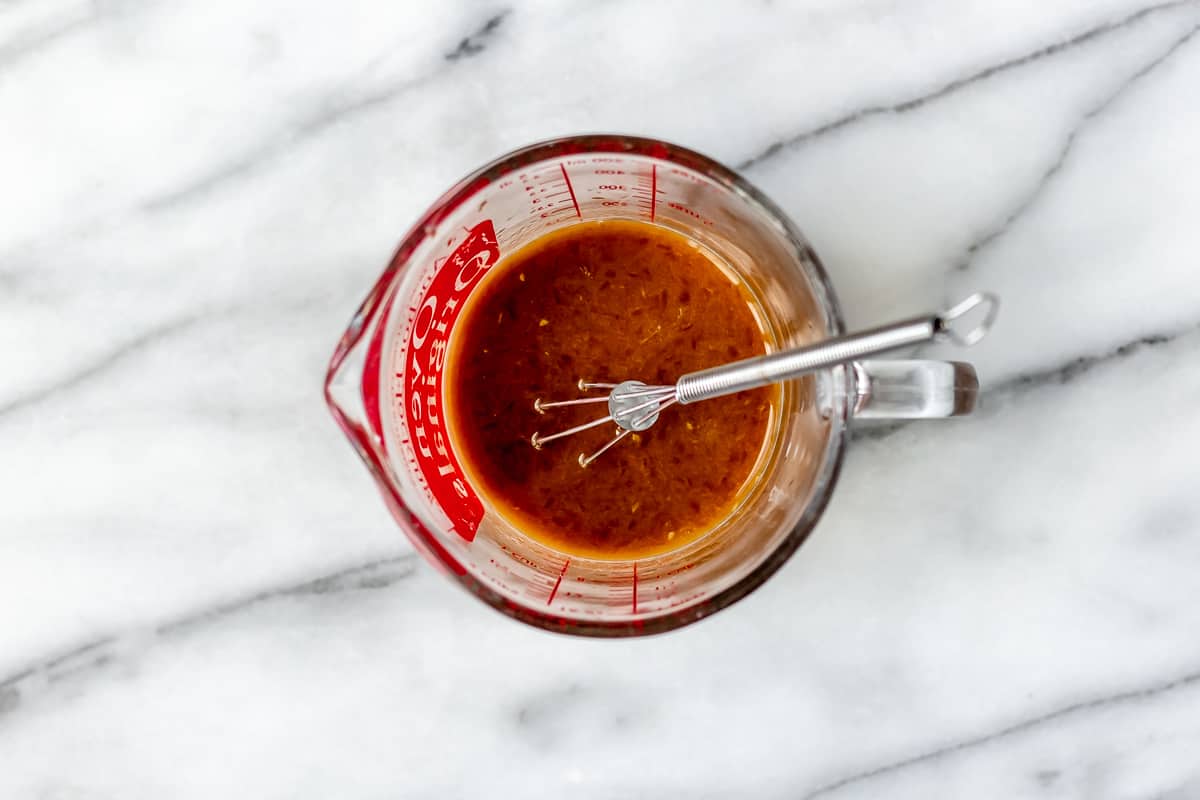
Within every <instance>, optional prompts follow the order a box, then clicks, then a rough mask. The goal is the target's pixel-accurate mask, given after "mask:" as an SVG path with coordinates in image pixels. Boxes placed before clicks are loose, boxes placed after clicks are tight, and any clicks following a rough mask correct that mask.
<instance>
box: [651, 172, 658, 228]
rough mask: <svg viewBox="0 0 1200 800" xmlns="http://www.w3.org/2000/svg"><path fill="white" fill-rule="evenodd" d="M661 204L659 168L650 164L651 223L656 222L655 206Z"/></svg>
mask: <svg viewBox="0 0 1200 800" xmlns="http://www.w3.org/2000/svg"><path fill="white" fill-rule="evenodd" d="M658 203H659V166H658V164H650V222H654V206H655V205H658Z"/></svg>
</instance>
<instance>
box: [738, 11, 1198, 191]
mask: <svg viewBox="0 0 1200 800" xmlns="http://www.w3.org/2000/svg"><path fill="white" fill-rule="evenodd" d="M1195 4H1196V0H1168V2H1165V3H1156V4H1154V5H1150V6H1147V7H1145V8H1143V9H1140V10H1138V11H1135V12H1134V13H1132V14H1128V15H1126V16H1124V17H1122V18H1120V19H1118V20H1115V21H1112V22H1105V23H1103V24H1101V25H1097V26H1095V27H1093V28H1089V29H1088V30H1086V31H1084V32H1083V33H1080V34H1077V35H1075V36H1072V37H1071V38H1069V39H1065V40H1063V41H1061V42H1055V43H1054V44H1050V45H1046V46H1044V47H1039V48H1037V49H1036V50H1033V51H1031V52H1028V53H1025V54H1022V55H1019V56H1016V57H1014V58H1011V59H1007V60H1005V61H1002V62H1000V63H998V64H993V65H991V66H988V67H984V68H983V69H981V70H978V71H976V72H973V73H971V74H970V75H967V76H965V77H962V78H955V79H953V80H950V81H947V82H946V83H944V84H942V85H941V86H939V87H937V88H936V89H933V90H932V91H930V92H927V93H924V94H921V95H918V96H916V97H912V98H909V99H906V100H902V101H899V102H896V103H889V104H886V105H873V106H868V107H866V108H861V109H858V110H856V111H852V112H850V113H848V114H845V115H843V116H841V117H839V118H837V119H835V120H832V121H830V122H826V123H822V124H821V125H818V126H817V127H815V128H811V129H809V130H805V131H801V132H800V133H797V134H794V135H792V136H789V137H787V138H786V139H783V140H781V141H778V142H773V143H772V144H770V145H768V146H767V147H766V148H765V149H763V150H762V151H761V152H759V153H757V154H755V155H753V156H751V157H750V158H747V159H745V160H743V161H741V162H739V163H738V165H737V168H738V169H739V170H749V169H752V168H756V167H758V166H759V165H760V164H762V163H763V162H766V161H769V160H770V159H771V158H774V157H775V156H777V155H778V154H780V153H782V152H784V151H786V150H788V149H791V148H793V147H798V146H800V145H803V144H804V143H805V142H808V141H812V140H814V139H817V138H820V137H822V136H825V135H826V134H829V133H833V132H835V131H838V130H841V129H842V128H845V127H846V126H847V125H853V124H855V123H857V122H859V121H862V120H865V119H869V118H871V117H877V116H882V115H887V114H904V113H907V112H909V111H913V110H916V109H919V108H921V107H923V106H925V105H927V104H929V103H932V102H935V101H937V100H940V99H941V98H943V97H947V96H949V95H952V94H954V93H955V92H959V91H961V90H963V89H966V88H968V87H970V86H972V85H974V84H977V83H979V82H980V81H986V80H987V79H988V78H992V77H994V76H996V75H1001V74H1003V73H1005V72H1008V71H1010V70H1014V69H1019V68H1021V67H1024V66H1027V65H1029V64H1034V63H1036V62H1038V61H1042V60H1043V59H1047V58H1052V57H1054V56H1056V55H1058V54H1060V53H1064V52H1067V51H1069V50H1071V49H1073V48H1076V47H1079V46H1081V45H1086V44H1089V43H1090V42H1092V41H1094V40H1096V39H1100V38H1103V37H1104V36H1106V35H1108V34H1111V33H1115V32H1117V31H1120V30H1122V29H1124V28H1127V27H1129V26H1131V25H1134V24H1136V23H1138V22H1140V21H1141V20H1143V19H1146V18H1147V17H1150V16H1153V15H1155V14H1159V13H1162V12H1165V11H1170V10H1172V9H1176V8H1180V7H1183V6H1192V5H1195ZM1167 55H1169V53H1168V54H1167ZM1135 77H1136V76H1135Z"/></svg>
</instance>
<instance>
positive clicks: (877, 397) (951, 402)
mask: <svg viewBox="0 0 1200 800" xmlns="http://www.w3.org/2000/svg"><path fill="white" fill-rule="evenodd" d="M851 368H852V369H853V370H854V384H855V398H854V418H855V419H934V418H937V417H957V416H961V415H963V414H970V413H971V412H972V411H973V410H974V409H975V402H976V400H977V398H978V396H979V377H978V376H977V375H976V374H975V367H973V366H971V365H970V364H967V363H965V362H962V361H892V360H879V361H855V362H854V363H853V364H852V365H851Z"/></svg>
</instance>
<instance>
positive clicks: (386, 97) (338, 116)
mask: <svg viewBox="0 0 1200 800" xmlns="http://www.w3.org/2000/svg"><path fill="white" fill-rule="evenodd" d="M509 13H510V12H509V11H508V10H505V11H502V12H499V13H497V14H494V15H492V16H491V17H488V19H487V20H486V21H485V22H484V23H483V24H482V25H481V26H480V27H479V28H478V29H476V30H475V31H473V32H472V33H470V34H468V35H467V36H465V37H463V39H462V40H461V41H460V42H459V44H458V46H457V47H456V48H455V49H454V50H453V51H451V52H450V53H448V54H446V56H445V62H446V63H445V64H443V65H442V66H441V67H440V68H436V69H433V70H431V71H429V72H426V73H424V74H421V75H417V76H409V77H403V78H400V79H398V80H395V81H390V82H386V83H384V84H383V85H381V86H379V87H378V88H375V89H372V90H369V91H366V92H362V91H358V90H356V89H355V88H354V87H353V86H352V85H351V86H347V87H346V88H345V89H344V90H342V91H339V92H336V93H334V94H333V95H332V96H330V97H329V98H328V99H327V101H326V102H325V103H323V104H321V105H320V106H318V107H317V108H314V109H310V110H306V111H305V112H304V113H303V114H302V115H301V116H300V117H299V119H298V120H296V121H295V122H294V123H293V124H291V125H289V126H288V127H287V129H286V130H283V131H279V132H277V133H276V134H275V135H273V136H272V137H271V138H270V139H269V140H266V141H263V142H261V143H260V144H259V145H258V146H257V147H255V148H253V149H251V150H250V151H248V152H245V153H242V154H240V155H238V156H237V157H235V158H234V159H232V160H230V161H227V162H226V163H224V164H221V165H219V166H217V167H216V168H214V169H213V170H211V171H210V172H209V173H208V174H206V175H203V176H201V177H198V178H195V179H192V180H190V181H188V182H187V183H186V184H184V185H183V186H180V187H178V188H175V189H171V190H169V191H167V192H164V193H162V194H159V195H157V196H155V197H152V198H150V199H149V200H147V201H145V202H144V203H143V204H142V205H141V208H140V209H139V210H140V211H143V212H146V213H150V214H154V213H157V212H161V211H166V210H170V209H174V208H178V207H180V206H183V205H186V204H188V203H190V202H194V201H195V200H197V199H199V198H202V197H205V196H206V195H208V194H209V193H210V192H213V191H215V190H218V189H220V188H222V187H224V186H225V185H227V184H228V183H229V182H231V181H236V180H238V179H240V178H242V177H244V176H247V175H251V174H254V173H255V172H257V171H258V170H259V169H261V168H262V167H263V166H265V165H267V164H269V163H271V162H272V161H274V160H276V159H278V158H280V157H281V156H283V155H285V154H286V153H288V152H289V151H291V150H292V149H294V148H295V147H298V146H300V145H302V144H303V143H304V142H306V141H308V140H310V139H313V138H314V137H318V136H321V135H323V134H324V133H325V132H326V131H328V130H330V129H331V128H333V127H334V126H336V125H338V124H340V123H342V122H344V121H346V120H348V119H352V118H354V117H356V116H357V115H359V114H363V113H366V112H370V111H371V110H372V109H376V108H379V107H382V106H385V105H387V104H389V103H392V102H393V101H395V100H396V99H397V98H400V97H402V96H404V95H405V94H407V93H408V92H410V91H412V90H414V89H416V88H418V87H421V86H427V85H429V83H430V82H431V81H435V80H437V79H438V77H439V76H440V75H441V72H442V70H443V69H449V68H451V66H452V65H453V64H454V63H455V62H460V61H463V60H465V59H468V58H471V57H474V56H476V55H478V54H479V53H481V52H483V50H484V48H485V47H486V46H487V43H488V41H489V40H490V39H492V38H493V37H494V36H495V33H496V31H497V29H499V28H500V25H501V23H503V22H504V20H505V18H506V17H507V16H508V15H509Z"/></svg>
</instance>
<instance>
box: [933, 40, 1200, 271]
mask: <svg viewBox="0 0 1200 800" xmlns="http://www.w3.org/2000/svg"><path fill="white" fill-rule="evenodd" d="M1197 33H1200V23H1198V24H1196V25H1193V26H1192V27H1191V28H1189V29H1188V30H1187V31H1186V32H1185V33H1184V34H1183V35H1182V36H1180V37H1179V38H1178V39H1176V40H1175V41H1173V42H1171V44H1170V46H1169V47H1167V48H1166V49H1165V50H1164V51H1163V52H1162V53H1160V54H1158V55H1156V56H1155V57H1154V58H1152V59H1150V61H1148V62H1147V63H1146V64H1145V65H1143V66H1142V67H1139V68H1138V69H1137V71H1135V72H1134V73H1133V74H1131V75H1130V76H1129V77H1128V78H1126V79H1125V80H1124V81H1122V82H1121V83H1120V84H1118V85H1117V87H1116V88H1115V89H1114V90H1113V91H1112V92H1110V93H1109V94H1107V95H1106V96H1105V97H1104V98H1102V99H1101V100H1100V102H1099V103H1097V104H1096V105H1094V106H1092V107H1091V108H1090V109H1088V111H1087V112H1086V113H1085V114H1084V115H1083V116H1082V117H1080V119H1079V121H1078V123H1076V124H1075V125H1074V126H1073V127H1072V128H1071V130H1070V131H1069V132H1068V133H1067V136H1066V138H1065V139H1064V140H1063V143H1062V147H1061V148H1060V149H1059V150H1058V152H1057V153H1055V154H1054V158H1053V161H1052V162H1051V164H1050V166H1049V167H1047V168H1046V170H1045V172H1043V173H1042V174H1041V176H1040V177H1039V178H1038V180H1037V182H1036V183H1035V184H1034V185H1033V186H1032V187H1030V189H1029V192H1028V193H1027V194H1025V195H1024V196H1023V197H1022V198H1020V200H1019V201H1018V202H1017V204H1016V205H1015V206H1014V207H1013V209H1012V210H1011V211H1010V212H1009V213H1008V215H1007V216H1006V217H1005V218H1004V219H1003V220H1002V221H1000V222H999V224H997V225H996V226H994V227H993V228H991V229H990V230H988V231H986V232H985V233H983V234H981V235H980V236H979V237H978V238H976V239H975V240H974V241H972V242H971V243H970V244H969V245H968V246H967V249H966V252H965V253H964V255H963V258H962V259H961V260H960V261H959V262H958V263H957V264H955V265H954V269H956V270H958V271H960V272H962V271H966V270H968V269H970V268H971V263H972V261H973V260H974V258H975V256H976V254H978V253H980V252H982V251H983V250H985V249H986V248H987V247H988V246H989V245H991V244H992V243H993V242H995V241H996V240H997V239H999V238H1000V237H1002V236H1003V235H1004V234H1005V233H1007V232H1008V231H1009V230H1010V229H1011V228H1012V226H1013V225H1015V224H1017V222H1019V221H1020V220H1021V218H1022V217H1023V216H1025V214H1027V213H1029V212H1030V210H1031V209H1032V208H1033V206H1034V204H1035V203H1037V201H1038V198H1039V197H1041V196H1042V194H1043V193H1044V192H1045V191H1046V189H1047V187H1049V186H1050V184H1051V183H1052V182H1053V180H1054V178H1055V176H1056V175H1058V174H1059V172H1060V171H1061V170H1062V168H1063V166H1064V165H1065V164H1066V163H1067V159H1068V158H1070V156H1071V151H1072V150H1073V149H1074V147H1075V142H1076V141H1077V140H1078V139H1079V137H1080V136H1081V135H1082V134H1083V133H1084V132H1085V131H1086V129H1087V127H1088V125H1089V124H1091V123H1092V122H1093V121H1094V120H1096V119H1097V118H1099V117H1100V116H1101V115H1103V114H1104V112H1105V111H1107V110H1108V109H1109V108H1110V107H1111V106H1112V105H1113V104H1114V103H1117V102H1119V101H1120V100H1121V98H1122V97H1124V96H1125V95H1126V94H1127V93H1128V92H1130V91H1132V90H1133V89H1134V88H1136V86H1137V85H1138V82H1139V81H1140V80H1142V79H1143V78H1145V77H1146V76H1148V75H1150V74H1151V73H1153V72H1154V71H1155V70H1156V69H1158V68H1159V67H1160V66H1162V65H1163V64H1164V63H1166V62H1167V61H1168V60H1169V59H1170V58H1171V57H1172V56H1173V55H1175V54H1176V53H1177V52H1178V51H1179V50H1180V49H1181V48H1182V47H1184V46H1185V45H1187V44H1188V43H1189V42H1191V41H1192V40H1193V39H1194V38H1196V34H1197Z"/></svg>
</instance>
